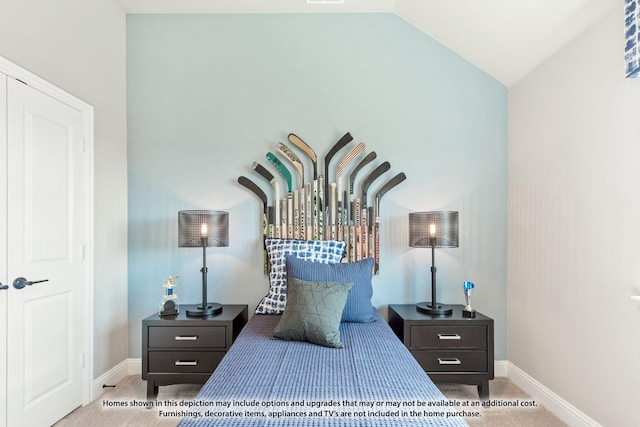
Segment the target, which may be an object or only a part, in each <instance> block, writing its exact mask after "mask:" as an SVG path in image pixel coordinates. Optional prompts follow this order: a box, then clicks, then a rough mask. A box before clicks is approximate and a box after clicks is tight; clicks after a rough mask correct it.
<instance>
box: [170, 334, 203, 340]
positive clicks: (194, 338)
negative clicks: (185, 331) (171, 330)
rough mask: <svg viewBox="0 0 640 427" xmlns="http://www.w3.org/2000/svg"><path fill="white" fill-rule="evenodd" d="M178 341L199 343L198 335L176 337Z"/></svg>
mask: <svg viewBox="0 0 640 427" xmlns="http://www.w3.org/2000/svg"><path fill="white" fill-rule="evenodd" d="M175 338H176V341H198V336H197V335H176V337H175Z"/></svg>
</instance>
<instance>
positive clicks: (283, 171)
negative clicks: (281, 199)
mask: <svg viewBox="0 0 640 427" xmlns="http://www.w3.org/2000/svg"><path fill="white" fill-rule="evenodd" d="M266 157H267V160H269V162H271V164H272V165H273V166H274V167H275V168H276V169H277V170H278V172H280V175H282V176H283V178H284V180H285V182H286V183H287V200H286V203H285V205H286V215H287V216H286V218H287V219H286V221H283V222H284V226H285V227H286V228H287V237H289V238H290V239H291V238H293V182H292V179H291V172H289V169H287V167H286V166H285V165H284V164H283V163H282V162H281V161H280V159H278V158H277V157H276V155H275V154H273V153H272V152H271V151H269V152H268V153H267V156H266ZM283 216H284V215H283Z"/></svg>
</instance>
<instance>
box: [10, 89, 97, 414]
mask: <svg viewBox="0 0 640 427" xmlns="http://www.w3.org/2000/svg"><path fill="white" fill-rule="evenodd" d="M7 96H8V100H9V102H8V104H7V110H8V112H7V117H8V119H7V126H8V132H7V135H8V138H7V145H8V149H7V170H8V178H7V181H8V190H7V206H8V210H7V211H8V213H7V216H8V218H7V222H6V224H8V227H7V228H8V230H7V242H8V243H7V247H8V249H7V276H8V277H7V279H8V282H9V283H6V284H7V285H9V286H10V288H9V289H8V290H7V291H3V292H5V295H6V297H7V313H8V319H7V324H8V328H7V346H8V355H7V365H8V371H7V383H6V384H7V412H6V414H7V425H8V426H48V425H51V424H52V423H54V422H55V421H57V420H59V419H60V418H61V417H63V416H64V415H66V414H67V413H69V412H70V411H72V410H73V409H74V408H76V407H78V406H80V405H81V403H82V363H83V356H82V324H81V320H82V306H81V302H82V277H83V275H82V267H83V265H82V262H83V261H82V257H83V254H82V252H83V251H82V242H83V236H82V230H83V217H82V214H83V200H82V198H83V184H82V179H83V176H84V175H83V173H82V172H83V171H82V167H83V159H82V156H83V138H82V136H83V134H82V113H81V112H80V111H78V110H76V109H74V108H72V107H70V106H68V105H66V104H64V103H62V102H60V101H57V100H55V99H53V98H51V97H49V96H48V95H45V94H43V93H41V92H39V91H37V90H35V89H32V88H30V87H29V86H27V85H25V84H23V83H21V82H19V81H17V80H14V79H12V78H7ZM19 277H24V278H25V279H26V281H27V282H26V286H24V287H23V288H22V289H18V288H16V287H15V286H14V281H15V279H17V278H19ZM40 280H46V281H45V282H41V283H33V284H30V283H31V282H35V281H40ZM23 284H24V283H23ZM18 285H19V283H18Z"/></svg>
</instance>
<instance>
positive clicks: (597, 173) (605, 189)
mask: <svg viewBox="0 0 640 427" xmlns="http://www.w3.org/2000/svg"><path fill="white" fill-rule="evenodd" d="M619 3H620V5H619V6H618V7H616V8H615V9H614V11H613V12H612V13H610V14H609V15H608V16H607V17H606V18H604V19H603V20H601V21H600V22H599V23H597V24H596V25H594V26H593V27H592V28H590V29H589V30H588V31H587V32H586V33H584V34H583V35H581V36H580V37H578V38H577V39H576V40H574V41H573V42H571V43H570V44H569V45H567V46H566V47H565V48H563V49H562V50H561V51H559V52H558V53H557V54H555V55H554V56H553V57H552V58H551V59H549V60H548V61H547V62H546V63H544V64H543V65H542V66H540V67H539V68H538V69H537V70H535V71H534V72H533V73H531V74H530V75H529V76H527V78H525V79H524V80H522V81H521V82H519V83H518V84H516V85H515V86H513V87H512V89H511V90H510V94H509V103H510V106H509V172H508V176H509V181H508V182H509V218H508V233H509V238H508V358H509V360H510V361H511V362H512V363H514V364H515V365H516V366H518V367H519V368H521V369H523V370H524V371H526V372H527V373H528V374H529V375H531V376H532V377H534V378H535V379H536V380H538V381H539V382H541V383H542V384H544V385H545V386H546V387H548V388H550V389H551V390H553V391H554V392H555V393H557V394H558V395H560V396H561V397H562V398H564V399H565V400H567V401H568V402H570V403H571V404H573V405H574V406H576V407H577V408H579V409H580V410H581V411H583V412H584V413H586V414H587V415H589V416H590V417H591V418H593V419H594V420H596V421H597V422H599V423H601V424H602V425H605V426H625V425H635V424H636V423H637V414H636V413H635V411H634V410H633V409H634V408H635V407H636V406H637V398H638V384H640V364H639V363H638V360H639V359H638V358H639V357H640V309H639V308H638V305H637V304H635V303H632V302H631V301H630V298H629V296H630V295H631V294H638V293H639V292H640V262H639V261H640V191H639V190H638V189H639V185H640V167H639V161H640V80H625V79H624V73H623V71H624V63H623V46H624V40H623V31H624V27H623V6H622V3H623V2H619Z"/></svg>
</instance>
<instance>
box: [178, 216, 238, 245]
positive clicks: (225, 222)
mask: <svg viewBox="0 0 640 427" xmlns="http://www.w3.org/2000/svg"><path fill="white" fill-rule="evenodd" d="M203 238H204V239H203ZM203 242H204V244H205V246H229V213H228V212H223V211H204V210H189V211H179V212H178V247H180V248H192V247H198V248H201V247H202V246H203Z"/></svg>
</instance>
